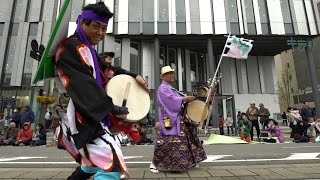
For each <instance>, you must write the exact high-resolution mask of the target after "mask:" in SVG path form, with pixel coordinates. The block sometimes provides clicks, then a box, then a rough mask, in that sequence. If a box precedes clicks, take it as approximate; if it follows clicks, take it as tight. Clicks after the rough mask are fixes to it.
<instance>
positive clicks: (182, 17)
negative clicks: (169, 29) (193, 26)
mask: <svg viewBox="0 0 320 180" xmlns="http://www.w3.org/2000/svg"><path fill="white" fill-rule="evenodd" d="M176 21H177V23H176V30H177V31H176V32H177V34H186V7H185V1H184V0H176Z"/></svg>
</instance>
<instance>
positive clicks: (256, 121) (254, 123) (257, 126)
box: [250, 120, 260, 140]
mask: <svg viewBox="0 0 320 180" xmlns="http://www.w3.org/2000/svg"><path fill="white" fill-rule="evenodd" d="M250 121H251V122H252V128H251V132H250V133H251V140H253V127H255V128H256V131H257V136H258V138H259V137H260V127H259V122H258V120H250Z"/></svg>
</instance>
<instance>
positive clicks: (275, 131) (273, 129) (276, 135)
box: [266, 119, 284, 143]
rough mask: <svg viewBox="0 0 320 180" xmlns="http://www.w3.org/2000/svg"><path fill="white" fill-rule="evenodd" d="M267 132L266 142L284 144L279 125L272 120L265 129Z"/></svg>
mask: <svg viewBox="0 0 320 180" xmlns="http://www.w3.org/2000/svg"><path fill="white" fill-rule="evenodd" d="M266 130H267V131H269V138H270V139H269V140H267V142H273V143H275V142H276V143H283V142H284V135H283V133H282V132H281V130H280V127H279V123H278V122H277V121H276V120H274V119H269V124H268V128H267V129H266Z"/></svg>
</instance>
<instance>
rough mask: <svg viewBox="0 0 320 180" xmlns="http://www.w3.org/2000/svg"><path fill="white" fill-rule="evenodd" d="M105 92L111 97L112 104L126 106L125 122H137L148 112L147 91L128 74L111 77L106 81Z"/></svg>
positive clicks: (148, 100) (148, 99) (148, 98)
mask: <svg viewBox="0 0 320 180" xmlns="http://www.w3.org/2000/svg"><path fill="white" fill-rule="evenodd" d="M106 92H107V94H108V96H110V97H111V98H112V101H113V104H114V105H117V106H125V107H127V108H128V111H129V114H128V115H127V119H126V120H125V121H127V122H131V123H135V122H138V121H140V120H142V119H143V118H144V117H145V116H146V115H147V114H148V112H149V109H150V97H149V93H148V92H147V91H146V90H145V89H143V87H142V86H141V85H140V84H138V83H137V81H136V80H135V79H134V78H133V77H131V76H129V75H117V76H115V77H113V78H112V79H111V80H110V81H109V82H108V85H107V87H106Z"/></svg>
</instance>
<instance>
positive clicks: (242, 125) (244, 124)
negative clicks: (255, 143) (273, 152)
mask: <svg viewBox="0 0 320 180" xmlns="http://www.w3.org/2000/svg"><path fill="white" fill-rule="evenodd" d="M238 128H239V133H240V138H241V139H242V140H245V141H246V142H247V143H250V142H251V138H250V137H251V134H250V132H251V128H252V122H251V121H249V120H248V116H247V115H246V113H242V114H241V119H240V120H239V121H238Z"/></svg>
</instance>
